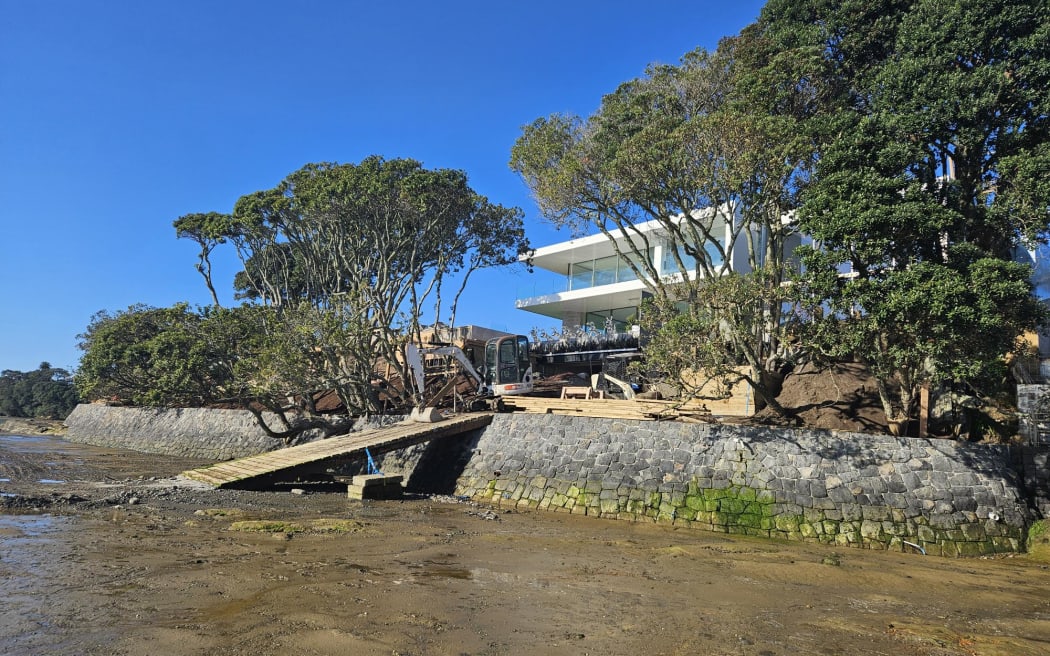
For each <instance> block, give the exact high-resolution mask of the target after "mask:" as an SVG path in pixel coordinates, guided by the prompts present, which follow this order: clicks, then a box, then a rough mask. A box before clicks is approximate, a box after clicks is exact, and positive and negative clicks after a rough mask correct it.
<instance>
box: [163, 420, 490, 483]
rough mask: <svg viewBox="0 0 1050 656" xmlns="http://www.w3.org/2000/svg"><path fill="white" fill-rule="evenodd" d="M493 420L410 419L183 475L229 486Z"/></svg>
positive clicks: (441, 435)
mask: <svg viewBox="0 0 1050 656" xmlns="http://www.w3.org/2000/svg"><path fill="white" fill-rule="evenodd" d="M491 421H492V415H491V414H490V413H484V414H471V415H463V416H460V417H455V418H452V419H447V420H445V421H441V422H436V423H433V424H419V423H410V422H407V421H406V422H401V423H398V424H393V425H392V426H387V427H384V428H379V429H372V430H369V431H363V432H361V433H354V434H353V435H348V436H345V437H335V438H329V439H327V440H318V441H316V442H309V443H307V444H302V445H299V446H294V447H288V448H284V449H280V450H277V451H270V452H268V453H262V454H259V455H256V456H251V457H248V458H239V459H237V460H229V461H226V462H220V463H216V464H214V465H209V466H207V467H201V468H199V469H194V470H190V471H187V472H183V474H184V475H185V476H187V477H188V478H192V479H194V480H198V481H201V482H204V483H208V484H209V485H214V486H216V487H225V486H228V485H232V484H234V483H242V482H245V481H250V480H251V479H254V478H258V477H263V476H272V475H274V474H276V473H277V472H280V471H282V470H285V469H290V468H293V467H298V466H302V465H309V464H315V463H319V462H324V461H327V460H333V459H345V458H350V457H358V456H361V455H363V454H364V452H365V449H366V448H367V449H371V450H375V451H376V452H382V451H390V450H394V449H397V448H401V447H404V446H411V445H414V444H419V443H421V442H426V441H429V440H431V439H435V438H438V437H445V436H448V435H455V434H459V433H464V432H467V431H471V430H475V429H477V428H481V427H482V426H486V425H488V424H489V423H490V422H491Z"/></svg>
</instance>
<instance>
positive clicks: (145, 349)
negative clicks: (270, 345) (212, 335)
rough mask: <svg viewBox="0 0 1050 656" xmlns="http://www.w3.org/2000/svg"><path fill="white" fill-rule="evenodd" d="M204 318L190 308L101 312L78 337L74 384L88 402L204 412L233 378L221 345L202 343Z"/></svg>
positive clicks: (182, 305)
mask: <svg viewBox="0 0 1050 656" xmlns="http://www.w3.org/2000/svg"><path fill="white" fill-rule="evenodd" d="M202 324H203V317H202V315H200V314H198V313H196V312H194V311H192V310H190V309H189V307H187V306H186V305H185V304H179V305H175V306H173V307H171V308H151V307H147V306H144V305H135V306H131V307H129V308H128V309H127V310H124V311H121V312H117V313H116V314H111V313H109V312H104V311H103V312H98V313H96V314H95V316H94V317H92V320H91V323H90V324H89V325H88V328H87V331H86V332H85V333H83V334H82V335H80V336H79V338H80V343H79V347H80V349H81V350H82V351H83V352H84V355H83V357H82V358H81V361H80V368H79V369H78V370H77V374H76V376H75V381H76V385H77V389H78V390H79V392H80V394H81V396H83V397H84V398H85V399H87V400H96V399H98V400H104V401H108V402H112V403H120V404H131V405H142V406H159V407H164V406H170V407H175V406H199V405H203V404H207V403H211V402H214V401H216V400H218V391H219V390H221V389H222V388H223V386H224V385H225V384H226V383H227V382H228V379H229V372H228V370H226V369H224V368H223V367H221V366H219V364H220V363H222V362H223V358H224V357H225V352H224V351H223V350H222V346H223V345H221V344H214V343H212V342H210V341H209V340H207V339H204V337H203V328H202Z"/></svg>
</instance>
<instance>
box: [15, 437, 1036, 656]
mask: <svg viewBox="0 0 1050 656" xmlns="http://www.w3.org/2000/svg"><path fill="white" fill-rule="evenodd" d="M201 464H206V463H201V462H197V461H190V460H182V459H177V458H171V457H167V456H153V455H145V454H140V453H132V452H126V451H115V450H109V449H98V448H94V447H89V446H84V445H78V444H72V443H69V442H65V441H63V440H62V439H60V438H58V437H52V436H35V437H19V436H13V435H0V493H2V495H0V500H2V504H0V509H2V511H3V514H0V581H2V582H3V593H4V598H3V609H4V610H3V613H0V653H4V654H175V655H181V654H186V655H190V654H200V655H204V654H208V655H221V654H230V655H232V654H245V655H247V654H252V655H261V654H341V655H342V654H383V655H391V654H404V655H408V654H412V655H428V654H435V655H444V654H450V655H451V654H574V655H575V654H603V655H604V654H624V655H629V654H630V655H633V654H646V655H658V654H726V655H730V654H731V655H735V656H739V655H744V656H746V655H762V656H769V655H780V654H851V655H853V654H933V655H942V654H945V655H947V654H952V655H954V654H981V655H984V654H989V655H991V654H995V655H1017V654H1022V655H1023V654H1047V653H1050V570H1048V568H1047V564H1046V563H1042V562H1038V561H1035V560H1032V559H1030V558H1029V557H1027V556H1013V557H997V558H981V559H958V560H951V559H944V558H937V557H925V556H922V555H921V554H918V553H888V552H880V551H867V550H859V549H844V548H834V547H827V546H822V545H816V544H796V543H781V542H770V541H763V540H757V539H747V538H739V537H735V536H729V535H721V534H713V533H705V532H699V531H696V530H693V529H684V528H678V527H674V526H663V525H653V524H648V523H627V522H616V521H610V520H597V519H593V518H588V517H582V516H576V515H565V514H553V513H546V512H519V511H513V512H508V511H505V510H500V509H498V508H489V507H486V506H479V505H476V504H473V503H471V502H469V501H465V500H462V499H456V498H454V497H447V496H414V497H411V498H407V499H405V500H404V501H379V502H371V501H365V502H361V501H352V500H349V499H347V498H346V496H345V493H340V492H339V491H338V490H336V489H335V488H330V491H324V489H323V488H315V489H308V490H307V491H306V492H307V493H306V494H293V493H291V492H290V489H288V488H285V489H282V490H279V491H272V492H242V491H218V490H210V489H206V488H203V487H202V486H200V485H199V484H196V483H193V482H191V481H188V480H185V479H180V478H177V474H178V472H180V471H183V470H185V469H188V468H191V467H195V466H199V465H201Z"/></svg>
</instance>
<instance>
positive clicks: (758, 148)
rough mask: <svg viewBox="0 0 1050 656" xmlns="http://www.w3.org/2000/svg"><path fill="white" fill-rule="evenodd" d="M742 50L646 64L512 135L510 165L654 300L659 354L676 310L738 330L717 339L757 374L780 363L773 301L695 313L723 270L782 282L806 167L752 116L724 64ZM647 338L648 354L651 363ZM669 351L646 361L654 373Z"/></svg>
mask: <svg viewBox="0 0 1050 656" xmlns="http://www.w3.org/2000/svg"><path fill="white" fill-rule="evenodd" d="M744 45H746V44H745V43H744V42H743V41H741V40H726V41H724V42H723V43H722V44H721V45H720V46H719V49H718V50H717V51H716V52H714V53H709V52H706V51H703V50H697V51H694V52H691V53H688V54H687V55H685V56H684V57H683V58H682V60H681V62H680V64H679V65H677V66H669V65H653V66H650V67H649V68H648V69H647V70H646V74H645V76H644V77H641V78H638V79H634V80H631V81H628V82H625V83H623V84H621V85H620V87H619V88H618V89H616V91H615V92H613V93H611V94H609V95H607V96H605V97H604V98H603V99H602V102H601V107H600V108H599V110H598V111H597V112H595V113H594V114H593V115H592V116H590V117H588V118H587V119H581V118H579V117H574V116H563V115H552V116H549V117H546V118H541V119H538V120H536V121H534V122H533V123H532V124H530V125H528V126H525V127H524V128H523V131H522V135H521V137H520V138H519V139H518V141H517V143H515V145H514V148H513V149H512V151H511V161H510V166H511V168H512V169H513V170H515V171H516V172H518V173H519V174H520V175H521V176H522V179H523V180H524V181H525V182H526V184H527V185H528V186H529V188H530V189H531V190H532V192H533V194H534V196H535V197H536V200H537V202H538V203H539V205H540V208H541V209H542V211H543V213H544V216H545V217H546V218H547V219H548V220H550V221H551V222H552V223H554V224H555V225H557V226H566V227H569V228H571V229H572V230H573V231H574V232H577V233H584V232H593V231H595V230H597V231H598V232H600V233H602V234H604V235H605V236H606V237H607V238H609V240H610V243H611V244H612V247H613V249H614V251H615V252H616V254H617V255H619V256H620V257H621V258H623V259H624V261H626V262H627V263H628V264H629V266H630V267H631V268H632V270H633V271H634V273H635V274H636V275H637V277H638V279H639V280H642V281H643V282H644V283H645V285H646V287H647V288H648V291H649V292H650V293H651V294H652V295H653V297H654V299H655V300H654V306H653V307H652V308H651V310H652V312H651V314H650V317H649V320H648V321H647V324H648V326H649V328H650V330H653V331H654V332H656V333H657V334H660V331H662V330H663V329H662V328H661V326H662V324H663V322H665V321H672V325H670V326H668V328H667V329H666V331H663V332H662V335H663V336H670V335H671V333H675V336H674V337H673V338H671V341H672V342H675V343H676V344H677V345H678V346H676V347H674V348H672V349H671V350H675V349H676V348H678V347H679V346H681V347H684V345H682V344H681V341H682V339H684V338H686V337H687V336H686V335H685V334H682V333H681V330H680V329H681V324H682V322H683V321H686V320H685V319H681V320H675V319H674V318H673V314H674V310H673V308H674V307H675V306H676V304H678V303H681V302H684V303H685V305H686V306H687V308H688V309H687V312H691V313H692V314H691V315H690V316H691V317H692V319H695V320H700V317H703V319H702V321H704V322H710V321H714V322H716V323H719V324H720V325H721V326H722V329H723V330H728V331H734V330H739V331H740V332H739V333H737V334H735V335H732V336H729V337H728V339H730V341H732V342H734V343H735V344H737V345H738V346H739V347H740V348H739V349H737V350H736V351H734V353H733V354H732V355H730V356H728V359H729V360H742V361H744V362H754V363H755V364H756V365H757V366H758V367H759V368H765V367H766V366H767V365H772V366H776V363H777V362H778V360H779V359H780V358H781V357H782V356H783V355H784V354H783V352H782V350H781V345H782V340H781V335H782V330H783V328H784V325H783V323H782V321H781V314H780V313H781V307H780V304H779V302H778V301H776V300H775V299H772V298H770V296H769V295H768V294H763V295H761V296H759V297H758V298H759V299H760V300H761V302H760V303H751V304H749V306H748V307H749V308H751V309H754V310H756V314H755V315H754V317H753V320H752V321H749V322H746V323H743V322H740V321H736V320H735V319H734V318H733V317H732V316H728V315H727V316H725V317H722V316H716V315H717V313H719V312H725V313H728V314H730V315H731V314H732V313H733V312H734V310H733V309H731V308H730V307H729V306H728V305H725V304H719V305H708V306H704V307H699V305H700V304H702V303H703V302H704V301H702V300H700V299H701V298H703V297H705V296H706V295H708V294H710V293H711V290H713V289H716V288H718V289H722V288H721V287H719V286H718V285H717V284H716V285H714V286H712V285H711V284H709V282H708V281H711V280H713V279H715V278H718V277H720V276H723V275H725V274H726V273H727V272H730V271H732V270H733V269H734V268H738V269H740V270H748V269H758V268H762V269H764V273H763V274H761V275H760V276H758V277H756V280H757V279H759V278H760V279H761V281H762V283H761V284H762V286H765V285H766V283H767V282H769V280H768V278H769V277H770V276H772V277H778V276H782V275H783V271H784V270H785V268H784V262H785V253H786V250H787V248H788V242H789V238H790V237H791V236H792V234H793V233H794V227H793V225H792V224H791V223H790V222H785V221H783V217H784V215H785V214H786V213H787V212H789V211H790V210H791V209H793V208H794V207H795V206H796V204H797V199H798V193H799V191H800V190H801V188H802V187H803V186H804V184H805V181H806V178H807V176H808V171H809V168H810V166H811V161H810V159H811V153H812V150H811V149H810V148H808V146H807V143H806V140H805V139H803V138H800V137H799V134H798V132H797V130H796V129H795V125H794V120H793V119H791V118H790V117H784V116H775V115H770V114H768V113H763V112H756V111H754V108H755V106H756V105H755V103H753V102H752V101H751V100H750V98H749V97H747V95H746V93H745V92H744V90H743V87H742V85H741V82H740V80H741V76H742V71H741V69H740V67H739V64H738V62H737V57H736V53H737V49H738V48H742V47H744ZM654 226H655V227H656V228H657V229H656V230H650V228H652V227H654ZM657 246H661V247H663V248H664V249H666V250H665V252H668V253H671V258H669V259H673V260H674V262H675V268H676V271H675V272H672V273H671V275H668V272H666V271H663V270H661V269H660V267H658V266H657V263H655V262H653V261H652V257H651V256H652V253H653V252H654V249H655V248H656V247H657ZM741 253H743V254H744V255H743V256H741ZM692 271H695V272H696V274H695V275H694V274H693V273H691V272H692ZM779 281H780V278H777V280H775V281H773V282H772V285H773V286H774V287H775V286H777V285H778V284H779ZM762 303H765V305H762ZM758 305H762V306H761V307H757V306H758ZM705 334H706V333H705ZM660 339H661V338H659V337H658V338H657V339H656V342H655V343H654V344H653V345H651V346H650V347H648V349H647V350H648V351H651V352H652V355H654V356H657V350H659V349H661V348H662V347H661V346H659V343H660ZM697 339H698V340H700V339H703V337H701V336H700V335H697ZM745 342H747V344H746V345H745ZM697 347H700V344H697ZM669 348H670V347H669ZM668 352H669V351H661V353H660V354H659V356H658V357H659V358H660V359H661V366H664V365H665V364H667V363H664V362H662V361H663V359H664V356H665V355H666V354H667V353H668ZM725 359H726V358H721V360H725ZM712 362H713V359H712ZM705 364H707V363H700V362H694V363H693V365H694V366H703V365H705ZM722 373H724V372H723V371H722V370H721V369H720V370H719V371H718V372H716V375H721V374H722ZM749 382H750V381H749ZM763 395H764V396H765V395H766V394H763Z"/></svg>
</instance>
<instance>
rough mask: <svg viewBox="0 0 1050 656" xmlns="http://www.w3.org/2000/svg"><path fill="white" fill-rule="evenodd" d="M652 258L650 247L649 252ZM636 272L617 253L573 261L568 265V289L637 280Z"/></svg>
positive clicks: (632, 257)
mask: <svg viewBox="0 0 1050 656" xmlns="http://www.w3.org/2000/svg"><path fill="white" fill-rule="evenodd" d="M627 257H628V258H631V259H634V260H637V259H638V257H637V256H636V255H627ZM649 257H650V259H652V249H650V253H649ZM637 279H638V274H636V273H635V272H634V271H633V270H632V269H631V265H630V264H628V263H627V262H626V261H625V260H624V259H623V258H621V257H619V256H618V255H610V256H608V257H601V258H598V259H596V260H588V261H586V262H574V263H572V264H571V265H569V289H570V290H572V289H587V288H588V287H598V286H600V285H612V284H614V283H618V282H627V281H628V280H637Z"/></svg>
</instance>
